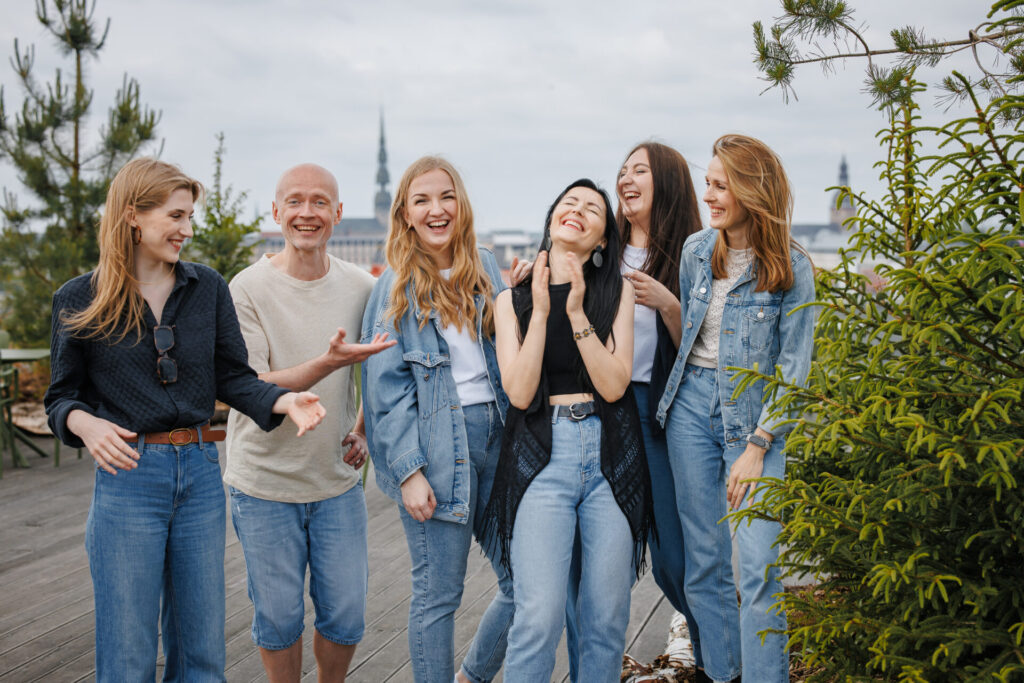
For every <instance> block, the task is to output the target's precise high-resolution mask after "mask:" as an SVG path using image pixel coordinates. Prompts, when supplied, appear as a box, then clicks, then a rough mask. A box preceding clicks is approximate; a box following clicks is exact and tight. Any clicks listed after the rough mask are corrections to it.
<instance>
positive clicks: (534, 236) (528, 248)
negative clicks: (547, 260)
mask: <svg viewBox="0 0 1024 683" xmlns="http://www.w3.org/2000/svg"><path fill="white" fill-rule="evenodd" d="M540 237H541V235H540V233H539V232H537V233H533V232H526V231H524V230H495V231H494V232H491V233H483V234H479V235H477V242H479V243H480V245H481V246H484V247H487V248H488V249H490V250H491V251H492V252H494V258H495V260H496V261H497V262H498V266H499V267H501V269H502V270H507V269H508V267H509V266H510V265H511V264H512V259H514V258H518V259H519V260H520V261H530V260H533V258H534V257H536V256H537V247H538V246H539V245H540Z"/></svg>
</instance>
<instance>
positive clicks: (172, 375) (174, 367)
mask: <svg viewBox="0 0 1024 683" xmlns="http://www.w3.org/2000/svg"><path fill="white" fill-rule="evenodd" d="M153 343H154V344H155V345H156V352H157V353H159V354H160V355H159V356H158V357H157V359H156V374H157V377H159V378H160V384H171V383H173V382H177V381H178V364H177V363H175V362H174V359H173V358H171V357H170V356H168V355H167V352H168V351H170V350H171V349H173V348H174V326H173V325H157V326H156V327H154V328H153Z"/></svg>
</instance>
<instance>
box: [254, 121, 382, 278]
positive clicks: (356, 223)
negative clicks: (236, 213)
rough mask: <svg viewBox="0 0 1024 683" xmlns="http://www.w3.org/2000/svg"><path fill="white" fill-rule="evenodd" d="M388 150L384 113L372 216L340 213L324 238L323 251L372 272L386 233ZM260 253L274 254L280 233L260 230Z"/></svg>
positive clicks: (280, 242)
mask: <svg viewBox="0 0 1024 683" xmlns="http://www.w3.org/2000/svg"><path fill="white" fill-rule="evenodd" d="M387 161H388V153H387V149H386V148H385V144H384V114H383V112H382V113H381V115H380V145H379V149H378V151H377V193H376V194H375V195H374V199H373V207H374V211H373V212H374V215H373V216H372V217H370V218H349V217H347V216H345V215H342V217H341V220H340V221H339V222H338V224H337V225H335V226H334V233H333V234H332V235H331V237H330V239H329V240H327V253H328V254H331V255H332V256H336V257H338V258H340V259H342V260H345V261H348V262H350V263H354V264H356V265H357V266H360V267H362V268H365V269H366V270H368V271H370V272H371V273H373V274H374V275H377V274H379V273H380V272H382V271H383V270H384V267H385V266H384V264H385V263H386V259H385V257H384V241H385V239H386V238H387V234H388V216H389V214H390V213H391V192H390V191H388V183H389V182H390V175H389V174H388V169H387ZM260 239H262V245H261V247H262V248H261V249H260V253H259V254H257V258H259V256H260V255H262V253H263V252H267V253H276V252H278V251H281V250H282V249H284V236H283V235H282V234H281V233H280V232H279V231H271V232H261V233H260Z"/></svg>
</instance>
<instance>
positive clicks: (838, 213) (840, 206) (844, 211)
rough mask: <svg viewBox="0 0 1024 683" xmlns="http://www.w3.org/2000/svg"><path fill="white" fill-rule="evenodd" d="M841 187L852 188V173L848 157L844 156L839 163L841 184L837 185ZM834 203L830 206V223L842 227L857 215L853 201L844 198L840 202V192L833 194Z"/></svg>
mask: <svg viewBox="0 0 1024 683" xmlns="http://www.w3.org/2000/svg"><path fill="white" fill-rule="evenodd" d="M836 184H837V185H839V187H849V186H850V173H849V168H848V167H847V165H846V155H845V154H844V155H843V157H842V159H841V160H840V162H839V182H838V183H836ZM831 199H832V202H831V205H830V206H829V222H830V223H832V224H834V225H838V226H842V225H843V224H844V223H845V222H846V220H847V219H849V218H851V217H853V216H855V215H857V209H856V208H855V207H854V205H853V201H852V200H851V199H850V198H849V197H843V199H842V201H841V202H840V200H839V190H836V191H835V192H833V193H832V197H831Z"/></svg>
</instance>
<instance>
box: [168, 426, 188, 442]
mask: <svg viewBox="0 0 1024 683" xmlns="http://www.w3.org/2000/svg"><path fill="white" fill-rule="evenodd" d="M179 432H181V433H184V435H185V441H182V442H180V443H179V442H178V441H175V440H174V439H175V437H174V435H175V434H177V433H179ZM167 440H168V441H170V442H171V444H172V445H174V446H187V445H188V444H190V443H192V430H191V429H189V428H187V427H178V428H177V429H172V430H171V431H169V432H167Z"/></svg>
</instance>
